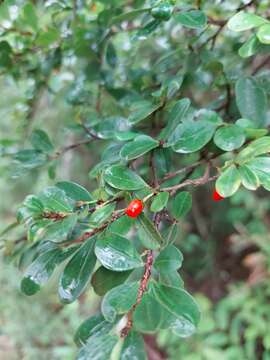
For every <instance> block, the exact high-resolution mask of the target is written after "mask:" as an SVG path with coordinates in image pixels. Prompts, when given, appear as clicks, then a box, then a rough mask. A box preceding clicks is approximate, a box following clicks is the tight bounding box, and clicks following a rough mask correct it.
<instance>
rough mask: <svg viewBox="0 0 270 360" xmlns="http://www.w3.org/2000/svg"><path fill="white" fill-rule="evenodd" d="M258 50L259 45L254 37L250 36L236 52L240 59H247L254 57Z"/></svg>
mask: <svg viewBox="0 0 270 360" xmlns="http://www.w3.org/2000/svg"><path fill="white" fill-rule="evenodd" d="M259 48H260V43H259V41H258V39H257V36H256V35H252V36H251V37H250V38H249V39H248V40H247V41H246V42H245V43H244V44H243V45H242V46H241V47H240V49H239V50H238V53H239V55H240V56H241V57H242V58H247V57H250V56H252V55H255V54H256V53H257V51H258V50H259Z"/></svg>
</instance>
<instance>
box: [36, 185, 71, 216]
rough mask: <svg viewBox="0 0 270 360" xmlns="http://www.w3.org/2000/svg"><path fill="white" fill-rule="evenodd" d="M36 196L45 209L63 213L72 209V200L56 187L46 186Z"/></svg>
mask: <svg viewBox="0 0 270 360" xmlns="http://www.w3.org/2000/svg"><path fill="white" fill-rule="evenodd" d="M38 198H39V200H40V201H41V202H42V203H43V206H44V209H45V210H46V211H52V212H64V213H65V212H72V211H73V205H74V203H73V201H72V200H71V199H69V198H68V197H67V196H66V194H65V192H64V191H63V190H61V189H59V188H58V187H54V186H51V187H47V188H46V189H44V190H43V191H42V192H41V193H40V194H39V195H38Z"/></svg>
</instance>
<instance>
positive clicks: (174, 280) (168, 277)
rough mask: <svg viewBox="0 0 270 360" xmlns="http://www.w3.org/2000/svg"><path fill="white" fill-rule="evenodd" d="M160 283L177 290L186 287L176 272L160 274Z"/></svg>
mask: <svg viewBox="0 0 270 360" xmlns="http://www.w3.org/2000/svg"><path fill="white" fill-rule="evenodd" d="M159 281H160V283H161V284H163V285H167V286H170V287H176V288H183V287H184V281H183V279H182V278H181V276H180V274H179V273H178V272H177V271H176V270H174V271H170V272H166V273H165V272H162V273H160V276H159Z"/></svg>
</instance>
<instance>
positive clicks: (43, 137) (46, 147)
mask: <svg viewBox="0 0 270 360" xmlns="http://www.w3.org/2000/svg"><path fill="white" fill-rule="evenodd" d="M30 141H31V144H32V145H33V147H34V148H35V149H36V150H39V151H43V152H45V153H48V154H50V153H51V152H52V151H53V149H54V146H53V144H52V143H51V140H50V138H49V136H48V134H47V133H46V132H45V131H43V130H40V129H37V130H34V131H33V132H32V135H31V138H30Z"/></svg>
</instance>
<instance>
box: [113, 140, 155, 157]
mask: <svg viewBox="0 0 270 360" xmlns="http://www.w3.org/2000/svg"><path fill="white" fill-rule="evenodd" d="M158 146H159V142H158V141H157V140H154V139H153V138H151V137H150V136H148V135H139V136H137V137H136V138H135V139H134V140H133V141H131V142H129V143H127V144H126V145H124V146H123V147H122V149H121V151H120V156H121V158H122V159H124V160H133V159H137V158H138V157H140V156H142V155H144V154H146V153H148V152H149V151H151V150H153V149H155V148H157V147H158Z"/></svg>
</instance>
